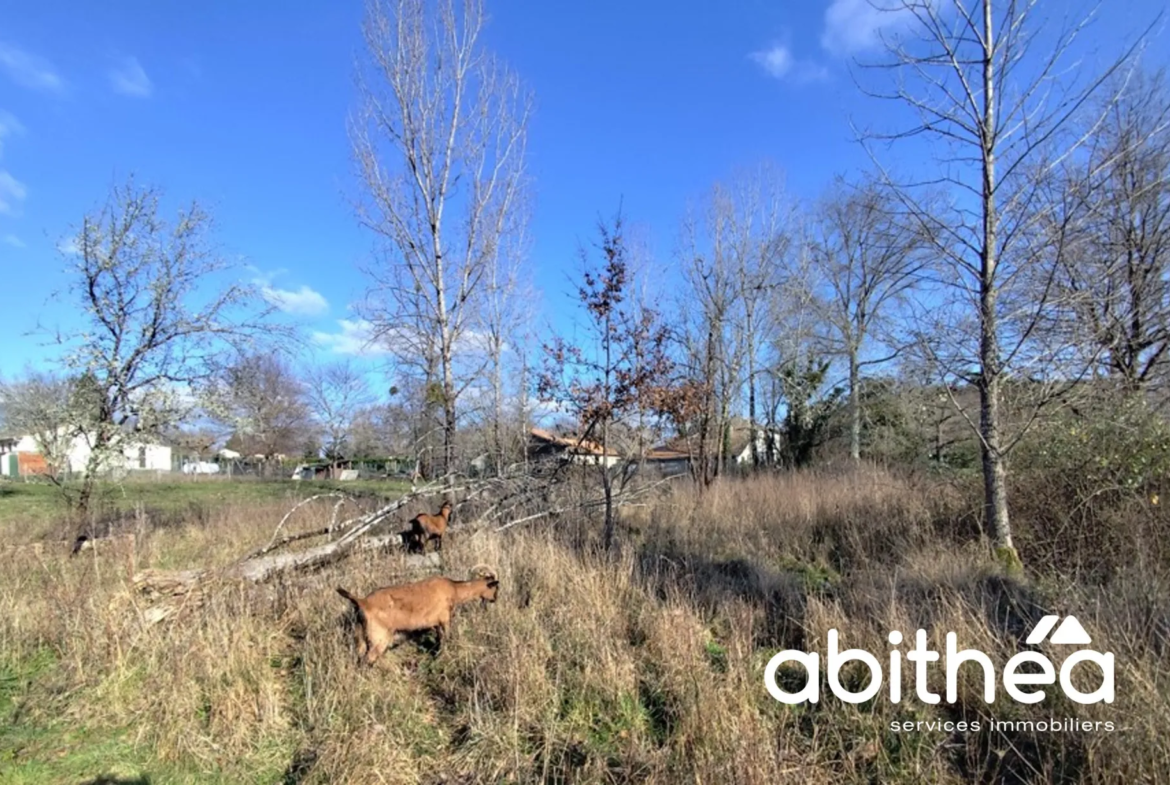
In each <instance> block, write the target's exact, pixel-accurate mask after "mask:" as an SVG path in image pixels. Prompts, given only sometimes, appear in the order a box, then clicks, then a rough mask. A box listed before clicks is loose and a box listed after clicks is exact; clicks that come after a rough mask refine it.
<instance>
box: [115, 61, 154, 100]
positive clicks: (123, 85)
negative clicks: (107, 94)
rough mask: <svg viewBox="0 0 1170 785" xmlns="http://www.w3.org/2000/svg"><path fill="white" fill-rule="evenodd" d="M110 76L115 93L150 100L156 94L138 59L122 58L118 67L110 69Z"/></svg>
mask: <svg viewBox="0 0 1170 785" xmlns="http://www.w3.org/2000/svg"><path fill="white" fill-rule="evenodd" d="M109 76H110V85H112V86H113V88H114V92H117V93H121V94H122V95H128V96H131V97H133V98H149V97H150V94H151V93H152V92H154V85H153V84H152V83H151V81H150V77H149V76H147V75H146V71H144V70H142V65H141V64H139V62H138V58H137V57H124V58H122V59H121V61H120V62H119V63H118V65H117V66H116V67H114V68H111V69H110V72H109Z"/></svg>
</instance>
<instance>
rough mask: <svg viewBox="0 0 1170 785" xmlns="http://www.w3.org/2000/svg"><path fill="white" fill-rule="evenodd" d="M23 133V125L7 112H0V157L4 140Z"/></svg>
mask: <svg viewBox="0 0 1170 785" xmlns="http://www.w3.org/2000/svg"><path fill="white" fill-rule="evenodd" d="M23 133H24V126H23V125H21V124H20V121H19V120H17V119H16V118H15V117H13V116H12V115H10V114H8V112H0V157H3V155H4V140H5V139H7V138H9V137H12V136H19V135H20V134H23Z"/></svg>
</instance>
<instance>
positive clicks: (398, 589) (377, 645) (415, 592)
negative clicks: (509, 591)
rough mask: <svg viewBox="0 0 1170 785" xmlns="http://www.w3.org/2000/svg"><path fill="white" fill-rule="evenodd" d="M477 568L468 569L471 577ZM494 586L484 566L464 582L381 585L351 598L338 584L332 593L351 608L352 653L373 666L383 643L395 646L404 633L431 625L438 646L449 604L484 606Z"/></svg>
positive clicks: (491, 574) (497, 584) (493, 598)
mask: <svg viewBox="0 0 1170 785" xmlns="http://www.w3.org/2000/svg"><path fill="white" fill-rule="evenodd" d="M478 569H479V568H476V569H474V570H473V571H472V575H473V576H475V575H476V571H477V570H478ZM499 589H500V582H499V580H497V579H496V575H495V572H493V571H492V570H490V569H488V570H485V571H484V572H482V573H481V574H479V576H478V577H472V578H471V579H469V580H466V581H455V580H451V579H450V578H445V577H441V576H439V577H434V578H427V579H425V580H421V581H416V582H414V583H405V584H401V585H399V586H387V587H385V588H382V589H378V590H377V591H375V592H374V593H373V594H370V595H369V596H367V597H355V596H354V595H352V594H350V593H349V592H348V591H346V590H345V589H343V588H341V587H338V589H337V593H338V594H340V595H341V596H342V597H344V598H345V599H347V600H349V601H350V602H351V603H353V606H354V607H355V608H357V614H358V626H357V627H356V628H355V630H354V637H355V639H356V641H357V653H358V657H359V658H364V659H365V661H366V663H367V664H369V665H373V664H374V663H375V662H377V660H378V658H379V657H381V656H382V653H383V652H385V651H386V649H387V648H392V647H394V646H397V645H398V644H399V643H400V642H401V639H402V637H401V636H403V634H404V633H407V632H417V631H420V630H430V629H433V630H435V631H436V633H437V635H438V645H439V646H440V647H441V646H442V644H443V638H444V637H445V636H446V634H447V631H448V628H449V627H450V625H451V611H452V610H454V608H455V606H456V605H462V604H464V603H468V602H474V601H475V600H480V601H481V604H482V605H483V606H486V605H487V604H488V603H489V602H495V601H496V595H497V594H498V593H499Z"/></svg>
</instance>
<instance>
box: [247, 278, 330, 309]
mask: <svg viewBox="0 0 1170 785" xmlns="http://www.w3.org/2000/svg"><path fill="white" fill-rule="evenodd" d="M260 293H261V294H263V295H264V299H265V300H267V301H268V302H270V303H272V304H273V305H275V306H276V307H277V308H279V309H280V310H282V311H284V312H285V313H292V314H297V315H298V316H320V315H321V314H323V313H325V312H326V311H328V310H329V301H328V300H326V299H325V298H324V297H323V296H322V295H321V293H320V292H318V291H317V290H315V289H311V288H309V287H308V286H302V287H301V288H300V289H297V290H296V291H295V292H294V291H291V290H289V289H275V288H273V287H271V286H267V285H262V286H261V287H260Z"/></svg>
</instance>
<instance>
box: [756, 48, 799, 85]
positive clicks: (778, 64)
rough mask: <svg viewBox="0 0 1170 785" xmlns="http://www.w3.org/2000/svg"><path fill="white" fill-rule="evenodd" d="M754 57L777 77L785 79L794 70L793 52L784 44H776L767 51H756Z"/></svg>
mask: <svg viewBox="0 0 1170 785" xmlns="http://www.w3.org/2000/svg"><path fill="white" fill-rule="evenodd" d="M752 59H753V60H755V61H756V62H757V63H759V64H760V65H761V66H762V67H763V69H764V70H765V71H767V72H768V73H769V74H770V75H771V76H774V77H776V78H777V79H783V78H784V77H785V76H787V74H788V72H789V71H791V70H792V52H790V51H788V47H787V46H784V45H782V44H776V45H775V46H773V47H772V48H771V49H769V50H767V51H766V52H755V53H753V54H752Z"/></svg>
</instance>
